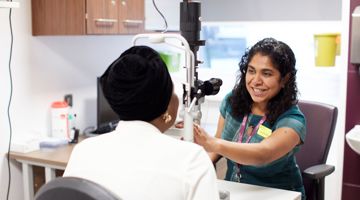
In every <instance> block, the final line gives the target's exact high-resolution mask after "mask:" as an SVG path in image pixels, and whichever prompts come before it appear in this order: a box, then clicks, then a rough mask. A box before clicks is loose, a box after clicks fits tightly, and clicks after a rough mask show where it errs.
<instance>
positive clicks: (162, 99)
mask: <svg viewBox="0 0 360 200" xmlns="http://www.w3.org/2000/svg"><path fill="white" fill-rule="evenodd" d="M100 83H101V86H102V89H103V92H104V96H105V97H106V99H107V100H108V102H109V104H110V106H111V108H112V109H113V110H114V111H115V112H116V113H117V114H118V115H119V118H120V119H121V120H142V121H151V120H153V119H155V118H157V117H159V116H160V115H162V114H163V113H165V112H166V110H167V107H168V105H169V102H170V98H171V95H172V93H173V83H172V80H171V77H170V74H169V71H168V69H167V67H166V64H165V63H164V62H163V60H162V59H161V57H160V55H159V53H158V52H156V51H155V50H154V49H152V48H150V47H147V46H134V47H131V48H130V49H128V50H126V51H125V52H124V53H122V54H121V55H120V57H119V58H117V59H116V60H115V61H114V62H113V63H112V64H111V65H110V66H109V67H108V69H107V70H106V71H105V73H104V74H103V75H102V76H101V78H100Z"/></svg>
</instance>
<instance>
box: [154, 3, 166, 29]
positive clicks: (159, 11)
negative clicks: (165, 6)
mask: <svg viewBox="0 0 360 200" xmlns="http://www.w3.org/2000/svg"><path fill="white" fill-rule="evenodd" d="M152 3H153V5H154V8H155V9H156V11H157V12H158V13H159V14H160V16H161V17H162V18H163V20H164V23H165V28H164V30H163V31H162V32H161V33H166V32H167V30H168V23H167V20H166V18H165V16H164V15H163V14H162V13H161V11H160V10H159V9H158V7H157V6H156V3H155V0H152Z"/></svg>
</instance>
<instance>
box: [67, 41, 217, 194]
mask: <svg viewBox="0 0 360 200" xmlns="http://www.w3.org/2000/svg"><path fill="white" fill-rule="evenodd" d="M100 82H101V86H102V89H103V92H104V95H105V97H106V98H107V100H108V102H109V104H110V106H111V107H112V109H113V110H114V111H115V112H116V113H117V114H118V115H119V118H120V122H119V124H118V126H117V128H116V130H115V131H113V132H110V133H107V134H103V135H100V136H97V137H92V138H89V139H85V140H84V141H82V142H81V143H79V144H78V145H76V146H75V148H74V150H73V152H72V154H71V157H70V160H69V163H68V165H67V167H66V170H65V173H64V176H74V177H80V178H84V179H88V180H91V181H94V182H96V183H98V184H100V185H102V186H104V187H106V188H107V189H109V190H110V191H112V192H113V193H115V194H117V195H118V196H119V197H120V198H121V199H126V200H132V199H134V200H139V199H147V200H149V199H167V200H169V199H171V200H185V199H200V200H201V199H206V200H211V199H219V195H218V189H217V183H216V174H215V171H214V167H213V165H212V162H211V160H210V159H209V157H208V155H207V153H206V152H205V151H204V149H203V148H202V147H201V146H198V145H197V144H194V143H190V142H185V141H180V140H177V139H174V138H171V137H170V136H167V135H164V134H162V133H163V132H164V131H166V130H167V129H169V128H170V127H171V126H172V125H173V123H174V121H175V118H176V116H177V110H178V106H179V99H178V97H177V96H176V94H175V93H174V85H173V82H172V80H171V77H170V74H169V72H168V70H167V67H166V65H165V63H164V62H163V61H162V60H161V58H160V56H159V54H158V53H157V52H156V51H155V50H153V49H152V48H150V47H146V46H134V47H131V48H130V49H128V50H126V51H125V52H124V53H122V54H121V55H120V57H119V58H117V59H116V60H115V61H114V62H113V63H112V64H111V65H110V66H109V67H108V69H107V70H106V71H105V73H104V74H103V75H102V76H101V79H100Z"/></svg>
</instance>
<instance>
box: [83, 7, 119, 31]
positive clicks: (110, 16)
mask: <svg viewBox="0 0 360 200" xmlns="http://www.w3.org/2000/svg"><path fill="white" fill-rule="evenodd" d="M117 4H118V0H87V1H86V12H87V23H86V25H87V27H86V30H87V34H117V33H118V29H119V25H118V24H119V23H118V20H119V17H118V5H117Z"/></svg>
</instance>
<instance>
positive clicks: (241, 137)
mask: <svg viewBox="0 0 360 200" xmlns="http://www.w3.org/2000/svg"><path fill="white" fill-rule="evenodd" d="M247 120H248V115H245V116H244V118H243V120H242V123H241V127H240V131H239V139H238V142H239V143H242V140H243V137H244V133H245V127H246V122H247ZM265 120H266V116H265V115H264V116H263V117H262V118H261V120H260V121H259V123H258V124H257V125H256V127H255V128H254V129H253V131H252V132H251V135H250V136H249V137H248V138H247V139H246V142H245V143H249V141H250V140H251V138H252V137H253V136H254V134H255V133H256V131H257V130H258V129H259V127H260V126H261V125H262V124H263V123H264V122H265ZM249 123H250V122H249Z"/></svg>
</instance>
